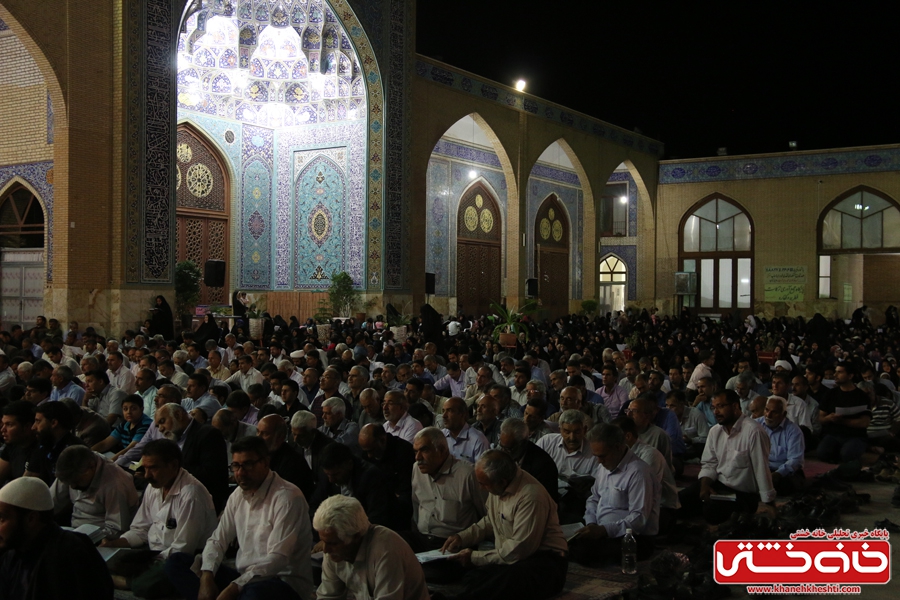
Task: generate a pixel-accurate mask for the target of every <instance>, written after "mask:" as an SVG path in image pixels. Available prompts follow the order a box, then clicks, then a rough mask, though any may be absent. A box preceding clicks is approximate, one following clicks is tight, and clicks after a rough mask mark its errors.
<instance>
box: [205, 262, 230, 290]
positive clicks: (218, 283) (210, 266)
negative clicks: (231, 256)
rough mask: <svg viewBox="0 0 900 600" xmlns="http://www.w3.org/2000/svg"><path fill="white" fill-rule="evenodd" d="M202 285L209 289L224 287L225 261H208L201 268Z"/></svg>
mask: <svg viewBox="0 0 900 600" xmlns="http://www.w3.org/2000/svg"><path fill="white" fill-rule="evenodd" d="M203 283H205V284H206V285H208V286H209V287H224V286H225V261H224V260H208V261H206V264H205V265H204V267H203Z"/></svg>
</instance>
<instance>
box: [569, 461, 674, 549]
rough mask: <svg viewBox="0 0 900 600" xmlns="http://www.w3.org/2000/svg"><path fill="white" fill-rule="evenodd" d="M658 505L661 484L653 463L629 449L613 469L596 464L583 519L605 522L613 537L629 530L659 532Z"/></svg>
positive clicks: (646, 532)
mask: <svg viewBox="0 0 900 600" xmlns="http://www.w3.org/2000/svg"><path fill="white" fill-rule="evenodd" d="M659 504H660V492H659V483H658V482H657V481H656V478H655V477H654V476H653V474H652V473H651V472H650V466H649V465H648V464H647V463H645V462H644V461H642V460H641V459H640V458H638V457H637V456H636V455H635V454H634V452H632V451H631V449H630V448H629V449H627V450H625V455H624V456H623V457H622V460H620V461H619V464H618V465H616V468H615V469H613V470H612V471H609V470H607V468H606V467H604V466H603V465H599V466H598V467H597V475H596V480H595V481H594V486H593V487H592V488H591V497H590V498H588V500H587V503H586V505H585V512H584V522H585V524H586V525H592V524H596V525H602V526H603V527H605V528H606V533H607V534H608V535H609V537H610V538H620V537H622V536H624V535H625V530H626V529H631V531H632V532H634V534H635V535H656V534H657V533H658V532H659Z"/></svg>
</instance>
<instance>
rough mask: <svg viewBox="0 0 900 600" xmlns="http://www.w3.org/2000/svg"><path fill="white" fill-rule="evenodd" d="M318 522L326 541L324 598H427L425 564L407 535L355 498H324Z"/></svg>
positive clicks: (318, 593)
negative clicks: (380, 521)
mask: <svg viewBox="0 0 900 600" xmlns="http://www.w3.org/2000/svg"><path fill="white" fill-rule="evenodd" d="M313 526H314V527H315V528H316V531H318V533H319V539H320V540H321V541H322V543H323V544H324V552H325V556H324V558H323V560H322V583H321V584H320V585H319V588H318V589H317V590H316V597H317V598H319V599H328V600H332V599H333V600H339V599H340V600H342V599H343V598H346V597H347V596H348V593H349V595H352V596H353V597H354V598H358V599H362V598H397V599H398V600H400V599H402V600H428V599H429V597H430V596H429V594H428V588H427V587H426V585H425V576H424V574H423V572H422V567H421V565H420V564H419V561H418V560H416V556H415V555H414V554H413V552H412V550H411V549H410V547H409V546H408V545H407V544H406V543H405V542H403V539H402V538H401V537H400V536H399V535H397V534H396V533H394V532H393V531H391V530H390V529H388V528H386V527H382V526H380V525H372V524H371V523H369V519H368V517H366V511H365V510H363V507H362V505H361V504H360V503H359V501H358V500H356V499H355V498H348V497H346V496H340V495H338V496H332V497H330V498H328V499H327V500H325V501H324V502H322V505H321V506H320V507H319V509H318V510H317V511H316V515H315V517H314V518H313Z"/></svg>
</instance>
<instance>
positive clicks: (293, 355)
mask: <svg viewBox="0 0 900 600" xmlns="http://www.w3.org/2000/svg"><path fill="white" fill-rule="evenodd" d="M304 356H305V353H304V352H303V350H294V351H293V352H291V358H303V357H304Z"/></svg>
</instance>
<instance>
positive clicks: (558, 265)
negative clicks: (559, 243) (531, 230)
mask: <svg viewBox="0 0 900 600" xmlns="http://www.w3.org/2000/svg"><path fill="white" fill-rule="evenodd" d="M536 268H537V273H538V278H537V279H538V298H540V300H541V311H542V312H543V313H544V314H547V315H548V316H549V317H550V318H552V319H556V318H558V317H561V316H563V315H567V314H569V253H568V252H565V251H560V250H558V249H556V248H544V247H540V245H539V248H538V260H537V265H536Z"/></svg>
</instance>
